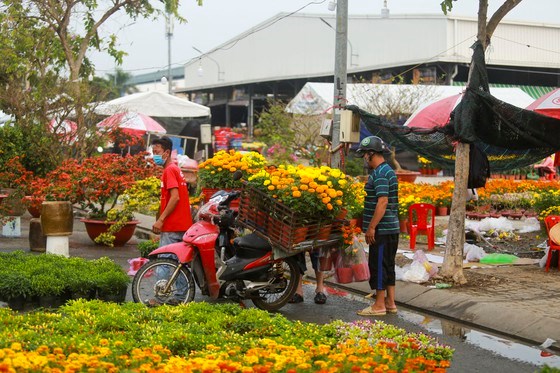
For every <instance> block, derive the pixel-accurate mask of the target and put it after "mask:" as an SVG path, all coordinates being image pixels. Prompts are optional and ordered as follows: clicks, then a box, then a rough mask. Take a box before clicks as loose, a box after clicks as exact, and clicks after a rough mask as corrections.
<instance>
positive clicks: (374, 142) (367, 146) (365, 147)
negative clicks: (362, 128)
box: [356, 136, 391, 158]
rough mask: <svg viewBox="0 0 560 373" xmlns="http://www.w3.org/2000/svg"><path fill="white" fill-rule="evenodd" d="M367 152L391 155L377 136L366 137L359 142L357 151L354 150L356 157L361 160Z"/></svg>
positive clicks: (386, 146)
mask: <svg viewBox="0 0 560 373" xmlns="http://www.w3.org/2000/svg"><path fill="white" fill-rule="evenodd" d="M367 152H374V153H385V154H389V153H391V149H390V148H389V145H387V144H386V143H385V142H384V141H383V140H381V138H379V137H377V136H368V137H366V138H364V139H363V140H362V142H360V146H359V147H358V150H356V157H360V158H362V157H363V156H364V155H365V154H366V153H367Z"/></svg>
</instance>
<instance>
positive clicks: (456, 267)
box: [440, 142, 470, 284]
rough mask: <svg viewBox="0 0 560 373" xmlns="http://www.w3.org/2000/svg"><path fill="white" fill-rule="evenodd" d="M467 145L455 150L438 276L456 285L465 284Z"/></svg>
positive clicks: (461, 144)
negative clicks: (443, 249) (441, 263)
mask: <svg viewBox="0 0 560 373" xmlns="http://www.w3.org/2000/svg"><path fill="white" fill-rule="evenodd" d="M469 151H470V149H469V144H464V143H461V142H460V143H458V144H457V148H456V150H455V156H456V158H455V188H454V190H453V201H452V203H451V215H450V216H449V227H448V228H449V229H448V233H447V242H446V244H445V255H444V257H443V265H442V267H441V272H440V275H441V276H443V277H445V278H450V279H452V280H453V282H454V283H456V284H465V283H466V282H467V279H466V278H465V275H464V273H463V247H464V246H465V210H466V201H467V184H468V179H469Z"/></svg>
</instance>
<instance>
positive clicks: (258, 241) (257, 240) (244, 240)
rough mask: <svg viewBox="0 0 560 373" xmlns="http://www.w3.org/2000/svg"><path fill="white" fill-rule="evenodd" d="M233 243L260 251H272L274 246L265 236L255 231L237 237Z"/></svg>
mask: <svg viewBox="0 0 560 373" xmlns="http://www.w3.org/2000/svg"><path fill="white" fill-rule="evenodd" d="M233 245H234V246H236V247H240V248H247V249H252V250H258V251H264V252H266V251H271V250H272V246H270V243H269V242H268V241H267V240H265V239H264V238H262V237H260V236H259V235H257V234H255V233H250V234H248V235H245V236H243V237H237V238H235V239H234V240H233Z"/></svg>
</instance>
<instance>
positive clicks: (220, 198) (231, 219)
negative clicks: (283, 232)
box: [132, 191, 301, 311]
mask: <svg viewBox="0 0 560 373" xmlns="http://www.w3.org/2000/svg"><path fill="white" fill-rule="evenodd" d="M239 195H240V192H238V191H233V192H225V191H219V192H217V193H216V194H215V195H214V196H212V198H210V200H209V201H208V202H207V203H205V204H204V205H203V206H201V208H200V209H199V211H198V213H197V215H196V219H195V223H194V224H193V225H192V226H191V227H190V228H189V229H188V230H187V231H186V232H185V234H184V236H183V241H182V242H180V243H174V244H171V245H167V246H163V247H160V248H158V249H156V250H154V251H152V252H151V253H150V254H149V261H148V262H147V263H145V264H144V265H143V266H142V267H141V268H140V269H139V270H138V271H137V273H136V275H135V276H134V279H133V282H132V297H133V299H134V301H135V302H141V303H144V304H146V305H149V306H154V305H163V304H172V305H176V304H181V303H187V302H191V301H193V300H194V297H195V292H196V287H198V288H199V289H200V291H201V294H202V295H207V296H209V297H210V298H211V299H229V300H232V301H236V302H242V301H244V300H251V301H252V302H253V304H254V305H255V306H256V307H258V308H260V309H263V310H267V311H276V310H278V309H280V308H282V307H283V306H284V305H285V304H286V303H287V302H288V301H289V300H290V299H291V298H292V296H293V295H294V293H295V291H296V289H297V285H298V282H299V280H300V277H301V270H300V267H299V264H298V262H297V260H296V259H295V258H294V257H293V256H292V257H284V258H278V259H275V258H274V255H273V250H272V246H271V244H270V242H269V241H268V240H267V239H265V238H263V237H261V236H259V235H257V234H255V233H250V234H247V235H243V236H240V237H235V235H236V234H235V229H234V228H235V222H236V215H237V213H236V211H234V210H232V209H231V208H230V203H231V201H232V200H234V199H236V198H239ZM195 285H196V286H195Z"/></svg>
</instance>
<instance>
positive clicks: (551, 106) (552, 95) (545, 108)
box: [526, 88, 560, 119]
mask: <svg viewBox="0 0 560 373" xmlns="http://www.w3.org/2000/svg"><path fill="white" fill-rule="evenodd" d="M526 109H527V110H533V111H536V112H537V113H539V114H543V115H546V116H549V117H553V118H558V119H560V88H557V89H555V90H554V91H551V92H548V93H547V94H545V95H543V96H541V97H539V98H538V99H537V100H536V101H535V102H533V103H532V104H531V105H529V106H527V107H526Z"/></svg>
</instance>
